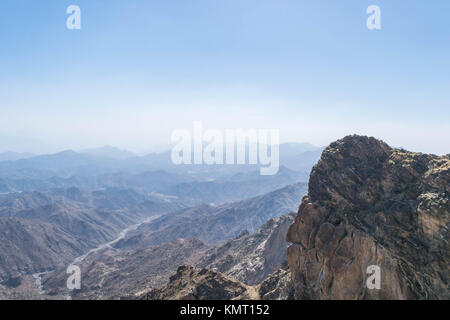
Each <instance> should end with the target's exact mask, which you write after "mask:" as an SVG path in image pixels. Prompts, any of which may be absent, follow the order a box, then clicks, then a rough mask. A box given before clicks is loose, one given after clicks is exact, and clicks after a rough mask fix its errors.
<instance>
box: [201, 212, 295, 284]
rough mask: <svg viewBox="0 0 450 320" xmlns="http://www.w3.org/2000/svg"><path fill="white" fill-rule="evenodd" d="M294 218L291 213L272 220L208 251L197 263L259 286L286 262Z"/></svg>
mask: <svg viewBox="0 0 450 320" xmlns="http://www.w3.org/2000/svg"><path fill="white" fill-rule="evenodd" d="M294 217H295V214H294V213H290V214H287V215H283V216H280V217H278V218H274V219H270V220H269V221H267V222H266V223H265V224H264V225H263V226H262V227H261V228H260V229H258V230H257V231H256V232H254V233H249V232H248V231H247V232H244V233H242V234H241V235H240V236H238V237H237V238H235V239H231V240H228V241H225V242H224V243H223V244H221V245H219V246H216V247H214V248H211V249H210V250H208V251H207V252H206V253H205V255H204V257H203V258H202V259H200V261H199V262H198V263H197V264H196V266H197V267H201V268H207V269H211V270H216V271H219V272H221V273H223V274H225V275H227V276H229V277H231V278H233V279H236V280H238V281H241V282H243V283H245V284H247V285H257V284H259V283H261V282H262V281H263V280H264V279H265V278H266V277H267V276H268V275H269V274H271V273H273V272H275V271H276V270H278V268H280V266H281V265H282V264H284V263H285V262H286V249H287V243H286V234H287V231H288V229H289V226H290V225H291V224H292V222H293V221H294Z"/></svg>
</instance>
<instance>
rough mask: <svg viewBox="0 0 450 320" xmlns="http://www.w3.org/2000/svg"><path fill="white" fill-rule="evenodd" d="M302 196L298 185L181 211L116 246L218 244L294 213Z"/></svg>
mask: <svg viewBox="0 0 450 320" xmlns="http://www.w3.org/2000/svg"><path fill="white" fill-rule="evenodd" d="M305 193H306V184H304V183H298V184H293V185H289V186H287V187H284V188H282V189H279V190H275V191H272V192H270V193H267V194H265V195H262V196H258V197H255V198H251V199H247V200H242V201H239V202H233V203H227V204H224V205H221V206H217V207H216V206H210V205H201V206H198V207H194V208H188V209H184V210H181V211H179V212H176V213H173V214H170V215H165V216H163V217H161V218H159V219H157V220H155V221H152V222H151V223H148V224H145V225H142V226H141V227H140V228H139V229H138V230H136V231H135V232H132V233H130V235H129V236H128V237H127V238H126V239H124V240H123V241H121V242H119V243H118V244H117V245H116V247H117V248H124V249H137V248H144V247H148V246H152V245H159V244H162V243H166V242H170V241H172V240H174V239H177V238H183V239H193V238H199V239H201V240H203V241H205V242H207V243H210V244H218V243H220V242H221V241H224V240H228V239H231V238H234V237H237V236H238V235H240V234H241V233H242V232H243V231H245V230H248V231H249V232H254V231H256V230H257V229H258V228H260V227H261V226H262V225H263V224H264V223H265V222H266V221H268V220H269V219H272V218H275V217H278V216H280V215H283V214H287V213H289V212H292V211H295V210H297V208H298V203H299V202H300V199H301V197H302V196H303V195H304V194H305Z"/></svg>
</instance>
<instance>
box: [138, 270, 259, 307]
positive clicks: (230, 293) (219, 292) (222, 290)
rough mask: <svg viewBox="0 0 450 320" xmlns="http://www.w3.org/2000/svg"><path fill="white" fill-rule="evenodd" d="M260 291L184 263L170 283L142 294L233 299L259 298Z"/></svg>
mask: <svg viewBox="0 0 450 320" xmlns="http://www.w3.org/2000/svg"><path fill="white" fill-rule="evenodd" d="M258 298H259V295H258V291H257V290H256V288H254V287H249V286H246V285H244V284H243V283H241V282H239V281H236V280H233V279H231V278H228V277H226V276H225V275H223V274H221V273H219V272H216V271H211V270H208V269H197V268H194V267H192V266H188V265H184V266H181V267H179V268H178V270H177V272H176V274H175V275H173V276H172V277H170V281H169V283H168V284H167V285H166V286H165V287H163V288H161V289H156V290H152V291H150V292H149V293H147V294H145V295H143V296H142V299H143V300H232V299H258Z"/></svg>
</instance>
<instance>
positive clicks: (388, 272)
mask: <svg viewBox="0 0 450 320" xmlns="http://www.w3.org/2000/svg"><path fill="white" fill-rule="evenodd" d="M449 170H450V157H449V156H448V155H447V156H442V157H438V156H435V155H427V154H421V153H413V152H407V151H405V150H400V149H393V148H391V147H389V146H388V145H387V144H385V143H384V142H382V141H379V140H376V139H374V138H368V137H362V136H348V137H345V138H344V139H342V140H339V141H336V142H334V143H332V144H331V145H330V146H329V147H328V148H326V149H325V151H324V152H323V154H322V157H321V159H320V161H319V162H318V164H317V165H316V166H315V167H314V168H313V170H312V172H311V176H310V182H309V190H308V195H307V196H305V197H304V198H303V201H302V203H301V206H300V208H299V212H298V215H297V217H296V219H295V222H294V224H293V225H292V226H291V227H290V229H289V232H288V235H287V241H288V242H291V243H292V245H291V246H290V247H289V248H288V253H287V256H288V264H289V268H290V271H291V284H292V286H293V297H294V298H295V299H449V298H450V295H449V290H448V282H449V267H448V266H449V262H450V256H449V255H450V250H449V246H448V227H449V221H450V219H449V212H450V204H449V192H450V190H449V189H450V174H449ZM372 265H376V266H378V267H379V268H380V271H381V283H380V285H381V286H380V289H369V288H368V287H367V285H366V281H367V278H368V277H369V275H370V274H368V273H367V268H368V267H369V266H372Z"/></svg>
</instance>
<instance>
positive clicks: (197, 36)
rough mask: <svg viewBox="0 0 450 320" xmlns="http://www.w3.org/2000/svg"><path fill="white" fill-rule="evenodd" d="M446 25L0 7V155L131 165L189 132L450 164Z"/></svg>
mask: <svg viewBox="0 0 450 320" xmlns="http://www.w3.org/2000/svg"><path fill="white" fill-rule="evenodd" d="M71 4H76V5H79V6H80V7H81V28H82V29H81V30H68V29H67V28H66V19H67V17H68V15H67V14H66V8H67V7H68V6H69V5H71ZM371 4H376V5H379V6H380V8H381V18H382V30H379V31H370V30H368V29H367V27H366V19H367V17H368V15H367V14H366V9H367V7H368V6H369V5H371ZM449 21H450V1H448V0H434V1H426V0H410V1H400V0H397V1H395V0H389V1H387V0H386V1H380V0H370V1H364V0H351V1H350V0H340V1H336V0H329V1H325V0H322V1H319V0H310V1H300V0H292V1H286V0H276V1H275V0H271V1H266V0H202V1H199V0H183V1H181V0H177V1H175V0H164V1H163V0H158V1H149V0H141V1H138V0H108V1H106V0H70V1H65V0H58V1H55V0H45V1H44V0H27V1H24V0H2V1H1V4H0V108H1V109H0V151H6V150H13V151H32V152H49V151H58V150H61V149H69V148H72V149H82V148H87V147H96V146H102V145H114V146H117V147H121V148H125V149H130V150H132V151H138V152H144V151H149V150H152V149H154V148H155V147H157V146H161V145H168V144H169V142H170V136H171V133H172V131H173V130H174V129H176V128H187V129H190V128H192V125H193V121H194V120H202V121H203V124H204V126H205V127H207V128H218V129H224V128H279V129H280V136H281V140H282V141H284V142H286V141H305V142H306V141H307V142H311V143H313V144H316V145H326V144H328V143H329V142H331V141H333V140H335V139H338V138H341V137H343V136H345V135H347V134H351V133H358V134H367V135H373V136H376V137H378V138H382V139H384V140H385V141H386V142H388V143H390V144H391V145H394V146H402V147H405V148H407V149H411V150H417V151H423V152H433V153H449V152H450V138H449V137H450V123H449V120H450V22H449Z"/></svg>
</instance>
